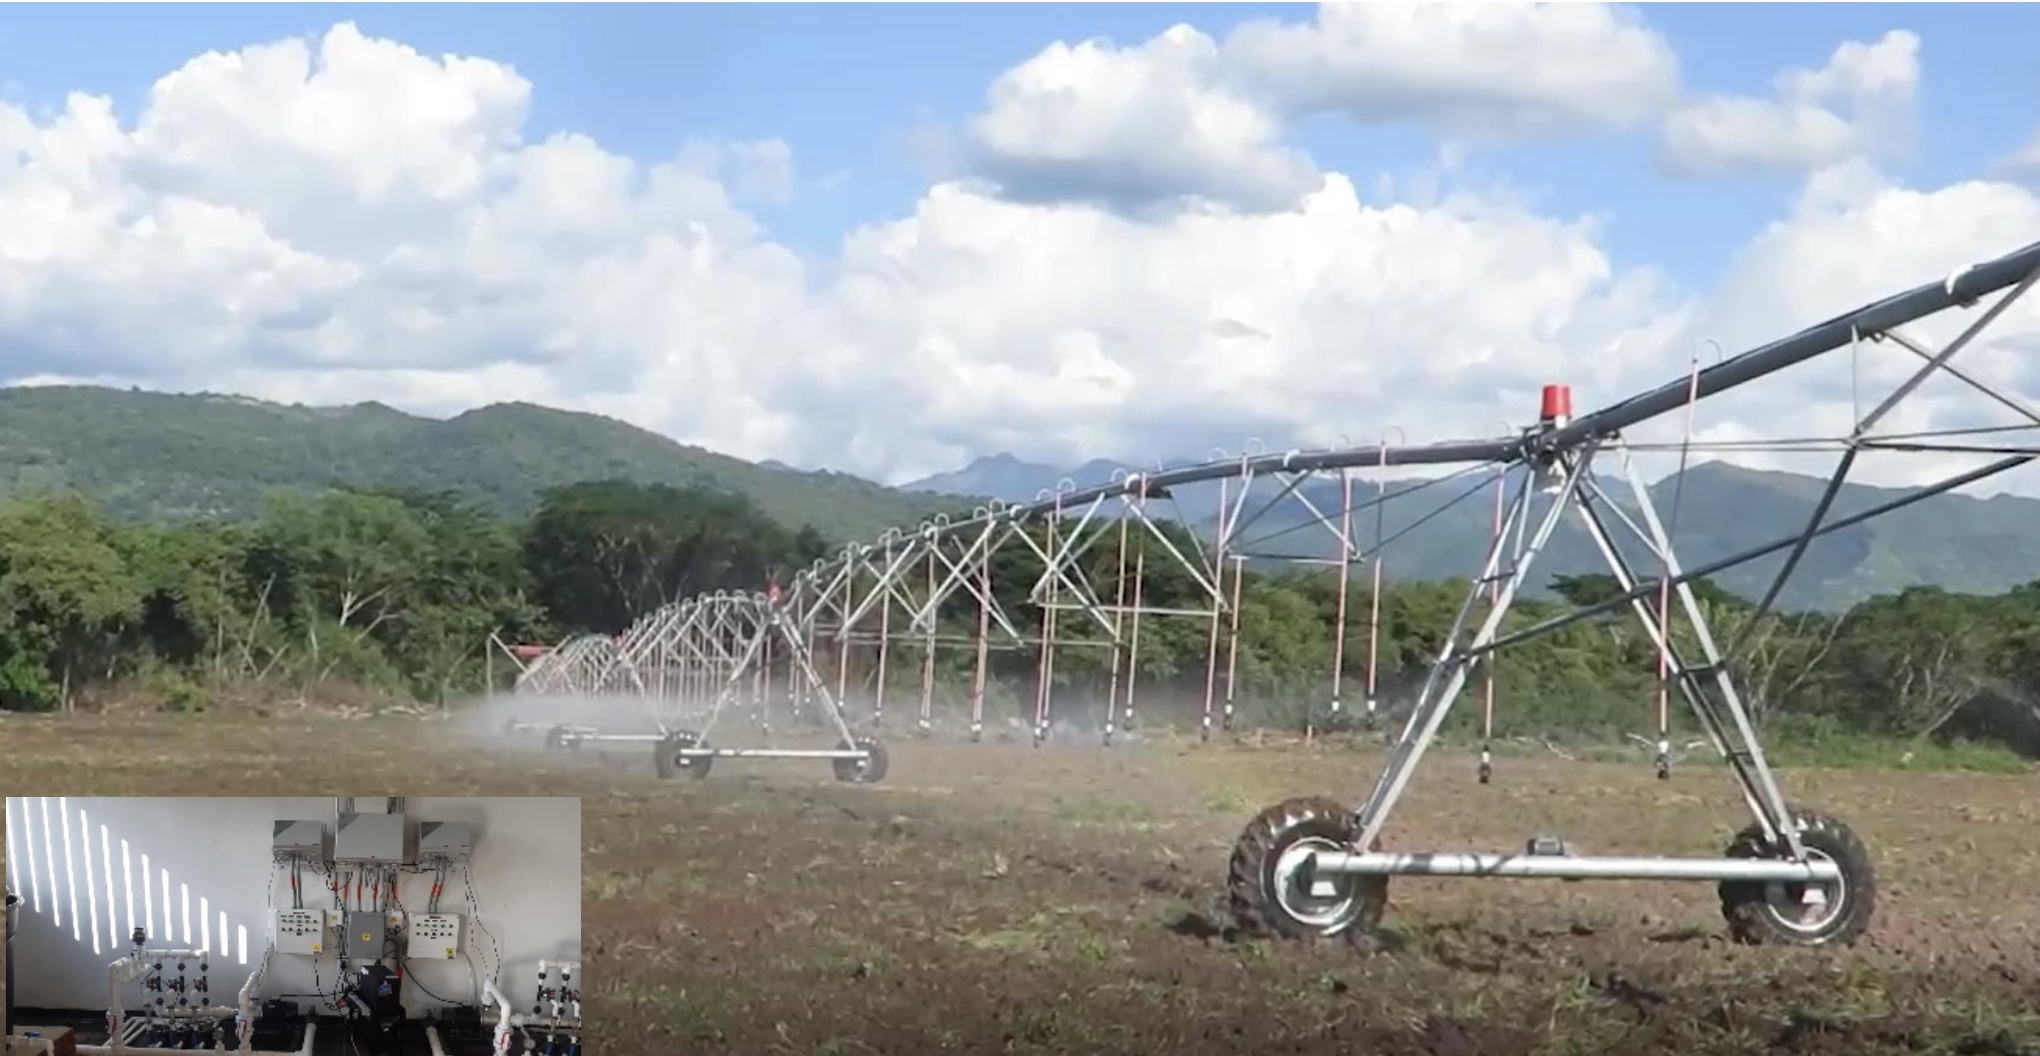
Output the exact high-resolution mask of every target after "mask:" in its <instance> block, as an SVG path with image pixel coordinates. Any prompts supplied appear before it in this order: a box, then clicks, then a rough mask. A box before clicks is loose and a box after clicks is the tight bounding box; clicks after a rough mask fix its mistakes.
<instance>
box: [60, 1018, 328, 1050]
mask: <svg viewBox="0 0 2040 1056" xmlns="http://www.w3.org/2000/svg"><path fill="white" fill-rule="evenodd" d="M318 1026H319V1025H318V1024H317V1023H306V1024H305V1043H304V1045H303V1046H302V1047H300V1048H298V1049H296V1050H294V1051H291V1052H279V1051H274V1050H270V1049H246V1050H242V1051H244V1052H245V1053H247V1056H312V1039H313V1036H314V1032H315V1031H317V1030H318ZM136 1029H138V1030H139V1029H140V1026H139V1025H138V1026H137V1028H136ZM169 1051H171V1050H169V1049H160V1048H139V1047H136V1046H134V1045H128V1044H125V1043H123V1044H121V1045H118V1046H115V1045H80V1046H78V1052H79V1053H80V1056H149V1054H154V1053H162V1052H169ZM214 1051H228V1052H231V1051H233V1050H231V1049H227V1050H214Z"/></svg>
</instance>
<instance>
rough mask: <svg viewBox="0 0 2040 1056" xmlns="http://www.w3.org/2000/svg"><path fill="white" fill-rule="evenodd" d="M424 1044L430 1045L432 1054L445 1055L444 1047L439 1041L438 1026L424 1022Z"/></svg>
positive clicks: (435, 1055)
mask: <svg viewBox="0 0 2040 1056" xmlns="http://www.w3.org/2000/svg"><path fill="white" fill-rule="evenodd" d="M425 1044H427V1045H430V1046H432V1056H446V1047H445V1046H444V1045H441V1044H440V1043H439V1026H438V1025H437V1024H434V1023H427V1024H425Z"/></svg>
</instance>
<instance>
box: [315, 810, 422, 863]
mask: <svg viewBox="0 0 2040 1056" xmlns="http://www.w3.org/2000/svg"><path fill="white" fill-rule="evenodd" d="M333 860H334V861H336V862H366V863H372V864H378V865H395V864H398V863H402V862H405V861H408V859H407V858H406V857H405V855H404V816H403V815H402V814H342V815H340V825H339V828H338V829H337V830H336V831H335V832H334V834H333Z"/></svg>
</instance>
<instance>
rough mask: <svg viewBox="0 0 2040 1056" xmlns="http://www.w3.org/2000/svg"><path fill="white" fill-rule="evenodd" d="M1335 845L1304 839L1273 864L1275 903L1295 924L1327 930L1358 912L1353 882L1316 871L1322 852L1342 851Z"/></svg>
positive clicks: (1324, 841)
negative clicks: (1317, 861) (1317, 860)
mask: <svg viewBox="0 0 2040 1056" xmlns="http://www.w3.org/2000/svg"><path fill="white" fill-rule="evenodd" d="M1344 850H1346V848H1345V847H1344V846H1342V845H1340V844H1339V843H1337V842H1336V841H1333V840H1328V839H1326V838H1324V837H1322V836H1306V837H1304V838H1303V839H1300V840H1297V841H1296V842H1295V843H1293V844H1290V845H1289V847H1288V848H1287V849H1285V850H1284V851H1283V852H1282V854H1281V856H1280V857H1279V858H1277V859H1276V861H1275V883H1274V888H1275V901H1276V903H1277V904H1278V905H1280V906H1281V907H1282V911H1283V912H1284V913H1286V914H1288V915H1289V916H1290V917H1291V918H1293V919H1294V920H1296V922H1297V923H1299V924H1303V925H1305V926H1307V927H1312V928H1322V929H1329V928H1334V927H1336V926H1338V925H1340V924H1342V923H1344V922H1346V921H1348V920H1350V919H1351V918H1352V917H1353V916H1354V915H1355V914H1356V913H1357V912H1358V910H1359V885H1358V884H1357V883H1356V882H1355V880H1354V878H1352V877H1350V876H1344V875H1327V874H1325V873H1322V872H1319V871H1318V870H1317V868H1316V858H1317V855H1318V854H1319V853H1320V852H1324V851H1334V852H1337V851H1344Z"/></svg>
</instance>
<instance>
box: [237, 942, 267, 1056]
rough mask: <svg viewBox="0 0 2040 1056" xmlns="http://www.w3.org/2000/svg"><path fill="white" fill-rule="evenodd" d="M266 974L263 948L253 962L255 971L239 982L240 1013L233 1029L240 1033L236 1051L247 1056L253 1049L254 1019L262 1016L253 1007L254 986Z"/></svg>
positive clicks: (265, 959)
mask: <svg viewBox="0 0 2040 1056" xmlns="http://www.w3.org/2000/svg"><path fill="white" fill-rule="evenodd" d="M267 974H269V951H268V950H264V951H263V953H262V959H261V960H260V961H257V962H256V963H255V973H254V974H253V975H250V976H249V977H248V981H247V982H245V983H242V984H241V994H240V998H241V1014H240V1015H239V1016H236V1017H235V1018H234V1029H235V1031H236V1032H237V1033H238V1034H240V1038H239V1039H238V1040H239V1041H240V1043H241V1044H240V1048H239V1049H238V1050H237V1051H239V1052H240V1053H241V1054H242V1056H249V1054H251V1053H253V1052H254V1051H255V1048H254V1041H253V1040H252V1039H253V1038H254V1035H255V1021H256V1020H257V1019H260V1018H262V1013H261V1012H259V1011H257V1010H256V1008H255V1000H256V995H255V987H256V986H257V985H258V984H260V983H261V982H262V977H263V976H265V975H267Z"/></svg>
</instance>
